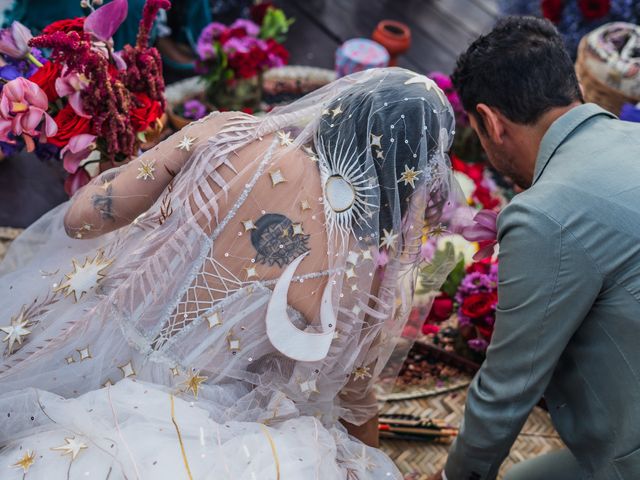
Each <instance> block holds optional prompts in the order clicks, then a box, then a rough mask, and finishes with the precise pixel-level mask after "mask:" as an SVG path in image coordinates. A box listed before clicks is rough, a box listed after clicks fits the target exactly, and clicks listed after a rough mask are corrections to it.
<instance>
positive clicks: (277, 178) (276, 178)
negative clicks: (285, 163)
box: [269, 170, 287, 187]
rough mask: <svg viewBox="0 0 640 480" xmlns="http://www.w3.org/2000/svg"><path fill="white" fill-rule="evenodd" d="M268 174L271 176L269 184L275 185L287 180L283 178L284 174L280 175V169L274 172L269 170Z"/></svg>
mask: <svg viewBox="0 0 640 480" xmlns="http://www.w3.org/2000/svg"><path fill="white" fill-rule="evenodd" d="M269 176H270V177H271V185H272V186H274V187H275V186H276V185H278V184H280V183H283V182H286V181H287V180H286V179H285V178H284V175H282V172H281V171H280V170H276V171H274V172H269Z"/></svg>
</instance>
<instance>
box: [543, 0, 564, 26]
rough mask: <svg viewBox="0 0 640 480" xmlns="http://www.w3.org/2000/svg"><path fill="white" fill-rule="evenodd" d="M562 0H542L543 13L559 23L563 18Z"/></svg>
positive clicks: (547, 17) (545, 16)
mask: <svg viewBox="0 0 640 480" xmlns="http://www.w3.org/2000/svg"><path fill="white" fill-rule="evenodd" d="M562 3H563V2H562V0H542V15H543V16H544V18H546V19H549V20H551V21H552V22H553V23H558V22H559V21H560V20H561V19H562V8H563V5H562Z"/></svg>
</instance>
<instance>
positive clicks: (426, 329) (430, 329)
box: [422, 323, 440, 335]
mask: <svg viewBox="0 0 640 480" xmlns="http://www.w3.org/2000/svg"><path fill="white" fill-rule="evenodd" d="M439 331H440V327H438V326H437V325H431V324H430V323H425V324H424V325H423V326H422V333H424V334H425V335H435V334H436V333H438V332H439Z"/></svg>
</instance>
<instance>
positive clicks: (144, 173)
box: [136, 160, 156, 180]
mask: <svg viewBox="0 0 640 480" xmlns="http://www.w3.org/2000/svg"><path fill="white" fill-rule="evenodd" d="M155 164H156V161H155V160H140V166H139V167H138V176H137V177H136V179H137V180H149V179H151V180H155V179H156V177H154V176H153V172H155V171H156V167H155Z"/></svg>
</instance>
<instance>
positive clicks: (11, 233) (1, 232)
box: [0, 227, 22, 260]
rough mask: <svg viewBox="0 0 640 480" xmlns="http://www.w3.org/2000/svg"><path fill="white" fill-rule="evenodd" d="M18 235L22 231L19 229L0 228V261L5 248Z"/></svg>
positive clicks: (5, 250)
mask: <svg viewBox="0 0 640 480" xmlns="http://www.w3.org/2000/svg"><path fill="white" fill-rule="evenodd" d="M20 233H22V230H20V229H19V228H9V227H0V260H2V259H3V258H4V256H5V255H6V253H7V248H9V245H10V244H11V242H12V241H14V240H15V239H16V237H17V236H18V235H20Z"/></svg>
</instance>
